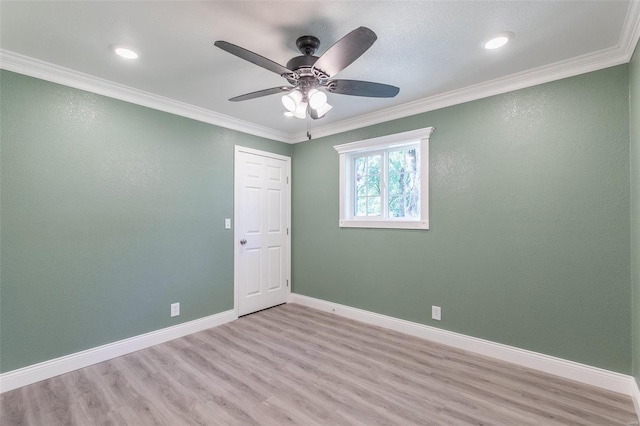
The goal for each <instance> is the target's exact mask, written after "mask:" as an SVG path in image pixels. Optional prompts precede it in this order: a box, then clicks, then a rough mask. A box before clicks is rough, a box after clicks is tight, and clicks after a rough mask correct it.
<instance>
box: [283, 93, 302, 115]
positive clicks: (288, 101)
mask: <svg viewBox="0 0 640 426" xmlns="http://www.w3.org/2000/svg"><path fill="white" fill-rule="evenodd" d="M301 100H302V93H301V92H300V91H299V90H294V91H293V92H291V93H289V94H287V95H284V96H283V97H282V105H284V107H285V108H286V109H287V111H291V112H294V111H295V110H296V108H298V104H299V103H300V101H301Z"/></svg>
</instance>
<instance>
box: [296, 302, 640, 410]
mask: <svg viewBox="0 0 640 426" xmlns="http://www.w3.org/2000/svg"><path fill="white" fill-rule="evenodd" d="M291 302H292V303H297V304H300V305H304V306H308V307H310V308H315V309H318V310H321V311H325V312H331V313H334V314H336V315H340V316H343V317H346V318H349V319H353V320H357V321H361V322H364V323H367V324H372V325H376V326H378V327H384V328H387V329H390V330H394V331H398V332H400V333H405V334H409V335H411V336H416V337H421V338H423V339H427V340H431V341H434V342H437V343H441V344H444V345H448V346H452V347H455V348H458V349H463V350H466V351H469V352H474V353H477V354H480V355H484V356H489V357H492V358H496V359H499V360H502V361H506V362H511V363H513V364H517V365H521V366H524V367H528V368H532V369H534V370H538V371H543V372H545V373H549V374H553V375H556V376H560V377H563V378H565V379H570V380H575V381H577V382H581V383H585V384H588V385H592V386H597V387H599V388H602V389H607V390H610V391H613V392H618V393H621V394H624V395H629V396H631V395H632V386H633V385H635V379H634V378H633V377H631V376H627V375H625V374H620V373H616V372H613V371H608V370H604V369H601V368H597V367H592V366H589V365H585V364H580V363H577V362H574V361H568V360H565V359H562V358H556V357H553V356H549V355H544V354H540V353H537V352H533V351H528V350H525V349H520V348H516V347H513V346H508V345H503V344H501V343H495V342H491V341H488V340H484V339H479V338H477V337H471V336H466V335H464V334H460V333H454V332H452V331H447V330H442V329H439V328H436V327H431V326H428V325H424V324H419V323H415V322H411V321H406V320H402V319H399V318H394V317H390V316H387V315H381V314H377V313H375V312H370V311H365V310H362V309H358V308H352V307H350V306H345V305H340V304H338V303H333V302H328V301H325V300H321V299H316V298H313V297H309V296H303V295H301V294H295V293H294V294H292V295H291ZM632 382H633V383H632ZM634 398H635V400H636V409H637V412H638V413H640V408H639V407H638V405H639V404H638V402H637V401H638V396H636V397H634Z"/></svg>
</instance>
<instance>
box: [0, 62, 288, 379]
mask: <svg viewBox="0 0 640 426" xmlns="http://www.w3.org/2000/svg"><path fill="white" fill-rule="evenodd" d="M0 85H1V86H0V88H1V93H2V98H1V114H2V115H1V117H2V123H1V133H0V138H1V144H2V145H1V154H2V159H1V163H0V167H1V176H0V177H1V182H2V187H1V190H2V192H1V200H0V202H1V204H0V206H1V211H0V218H1V222H0V225H1V226H0V232H1V234H0V237H1V238H0V244H1V246H0V250H1V264H0V267H1V271H2V275H1V293H0V299H1V305H0V315H1V316H0V327H1V328H0V334H1V337H0V339H1V340H0V347H1V350H0V354H1V358H0V364H1V371H3V372H6V371H10V370H13V369H16V368H19V367H23V366H26V365H30V364H34V363H37V362H40V361H44V360H49V359H52V358H56V357H59V356H62V355H66V354H69V353H73V352H77V351H81V350H84V349H87V348H93V347H96V346H99V345H102V344H106V343H109V342H114V341H117V340H120V339H124V338H127V337H131V336H135V335H139V334H142V333H146V332H149V331H153V330H157V329H160V328H163V327H168V326H171V325H174V324H178V323H181V322H185V321H189V320H193V319H196V318H201V317H205V316H207V315H212V314H215V313H218V312H222V311H225V310H228V309H232V308H233V235H232V231H230V230H224V218H232V217H233V153H234V145H235V144H239V145H244V146H249V147H253V148H258V149H262V150H267V151H272V152H276V153H279V154H284V155H290V154H291V146H290V145H287V144H283V143H279V142H274V141H268V140H265V139H261V138H257V137H253V136H249V135H246V134H243V133H239V132H235V131H232V130H226V129H223V128H219V127H216V126H212V125H209V124H205V123H201V122H197V121H193V120H189V119H186V118H183V117H178V116H175V115H171V114H166V113H163V112H159V111H156V110H153V109H149V108H144V107H141V106H136V105H133V104H129V103H126V102H122V101H118V100H115V99H111V98H106V97H103V96H99V95H95V94H92V93H87V92H84V91H80V90H76V89H72V88H69V87H65V86H60V85H57V84H53V83H49V82H45V81H42V80H37V79H34V78H30V77H26V76H22V75H18V74H14V73H11V72H7V71H2V72H1V74H0ZM172 302H180V303H181V309H182V312H181V315H180V316H179V317H176V318H170V317H169V304H170V303H172Z"/></svg>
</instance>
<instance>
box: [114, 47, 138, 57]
mask: <svg viewBox="0 0 640 426" xmlns="http://www.w3.org/2000/svg"><path fill="white" fill-rule="evenodd" d="M113 51H114V52H115V54H116V55H118V56H121V57H123V58H125V59H137V58H138V54H137V53H136V52H134V51H133V50H131V49H127V48H126V47H122V46H114V47H113Z"/></svg>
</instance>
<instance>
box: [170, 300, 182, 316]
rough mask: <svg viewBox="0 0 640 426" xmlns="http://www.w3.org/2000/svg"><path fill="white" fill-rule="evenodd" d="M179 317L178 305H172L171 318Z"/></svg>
mask: <svg viewBox="0 0 640 426" xmlns="http://www.w3.org/2000/svg"><path fill="white" fill-rule="evenodd" d="M178 315H180V304H179V303H172V304H171V317H177V316H178Z"/></svg>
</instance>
